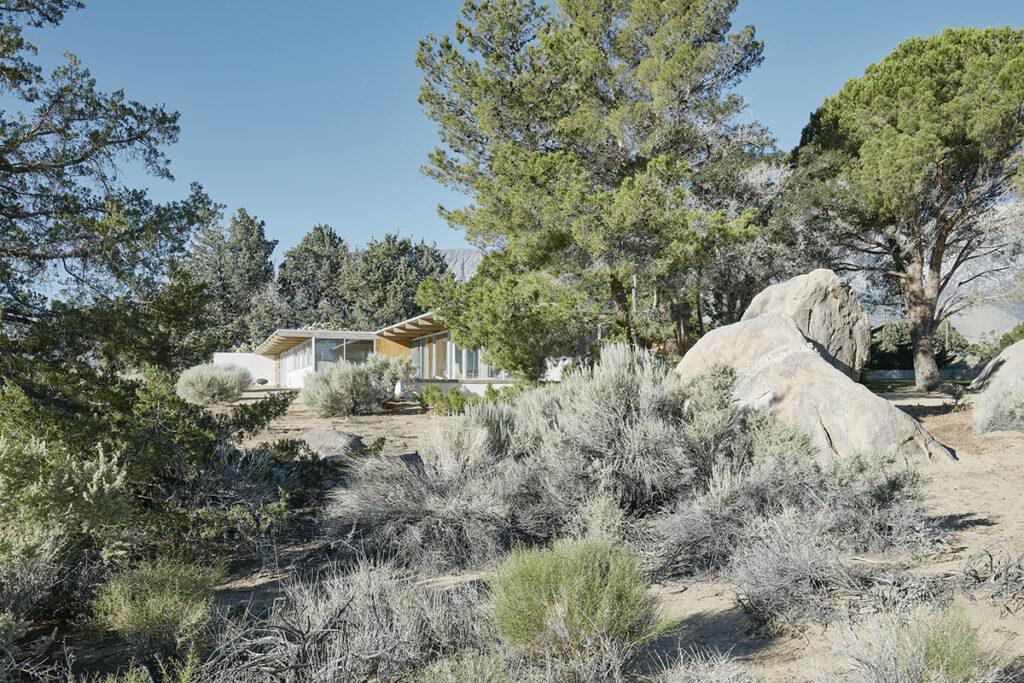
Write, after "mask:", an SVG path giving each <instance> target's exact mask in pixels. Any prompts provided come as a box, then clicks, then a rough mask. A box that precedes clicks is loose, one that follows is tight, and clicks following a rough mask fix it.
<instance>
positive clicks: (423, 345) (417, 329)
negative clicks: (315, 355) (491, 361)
mask: <svg viewBox="0 0 1024 683" xmlns="http://www.w3.org/2000/svg"><path fill="white" fill-rule="evenodd" d="M374 335H375V336H374V342H373V344H374V351H376V352H377V353H379V354H382V355H385V356H391V357H394V358H406V359H408V360H409V361H410V362H411V363H412V366H413V377H412V381H411V384H412V386H411V387H408V388H410V389H412V390H413V391H416V392H422V391H423V388H424V387H425V386H426V385H427V384H437V385H439V386H440V387H441V389H442V390H443V391H447V390H449V389H452V388H455V389H458V390H459V391H461V392H462V393H464V394H482V393H483V392H484V391H485V390H486V389H487V385H491V386H494V387H495V388H500V387H501V386H505V385H508V384H512V377H511V375H509V374H508V373H507V372H504V371H503V370H500V369H498V368H496V367H493V366H491V365H488V364H487V363H485V362H484V360H483V350H482V349H467V348H465V347H462V346H459V345H458V344H456V343H455V342H454V341H453V340H452V338H451V335H450V334H449V332H448V329H447V328H446V327H445V326H444V324H443V323H442V322H441V321H440V320H439V319H438V318H436V317H435V316H434V314H433V313H424V314H422V315H418V316H416V317H415V318H409V319H408V320H403V321H402V322H399V323H395V324H394V325H389V326H388V327H385V328H383V329H380V330H377V331H376V332H375V333H374Z"/></svg>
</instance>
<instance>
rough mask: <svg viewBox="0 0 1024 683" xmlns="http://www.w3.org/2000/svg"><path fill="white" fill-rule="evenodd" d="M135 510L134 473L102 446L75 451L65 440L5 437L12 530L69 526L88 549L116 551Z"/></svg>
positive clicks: (3, 499) (3, 489)
mask: <svg viewBox="0 0 1024 683" xmlns="http://www.w3.org/2000/svg"><path fill="white" fill-rule="evenodd" d="M131 513H132V499H131V496H130V485H129V478H128V473H127V470H126V466H125V465H124V464H123V463H122V462H121V460H120V459H119V458H117V457H114V456H110V455H108V454H106V453H105V452H104V451H103V450H102V449H96V451H95V452H94V453H73V452H71V450H70V449H68V448H66V447H64V446H63V445H62V444H60V443H53V444H46V443H43V442H42V441H35V440H31V441H23V440H17V439H14V438H7V437H3V436H0V518H2V519H3V520H4V523H5V525H6V526H7V529H10V530H11V531H12V532H13V531H14V530H18V533H26V532H27V531H28V530H33V529H34V530H40V529H64V530H66V532H67V533H68V534H69V535H70V536H72V537H74V539H75V540H76V541H80V542H82V544H83V545H84V546H85V547H94V548H98V549H99V550H100V551H101V552H105V553H111V552H116V551H117V550H118V548H119V546H120V544H121V541H122V538H123V535H124V534H123V532H122V529H123V527H124V525H126V524H129V523H130V522H131V520H132V514H131ZM7 529H5V531H6V530H7ZM5 536H6V534H5ZM4 541H5V539H4V538H0V554H2V546H3V545H4Z"/></svg>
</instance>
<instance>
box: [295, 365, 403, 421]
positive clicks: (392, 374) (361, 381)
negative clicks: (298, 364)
mask: <svg viewBox="0 0 1024 683" xmlns="http://www.w3.org/2000/svg"><path fill="white" fill-rule="evenodd" d="M411 376H412V366H411V365H410V364H409V361H408V360H406V359H404V358H392V357H389V356H384V355H382V354H377V353H371V354H370V355H369V356H368V357H367V358H366V360H365V361H364V362H362V363H352V362H349V361H337V362H336V363H334V364H332V365H330V366H328V368H327V369H326V370H322V371H320V372H317V373H314V374H311V375H309V376H307V377H306V383H305V387H303V389H302V400H303V401H305V402H306V403H307V404H308V405H309V406H311V407H312V408H313V410H315V411H316V412H317V414H318V415H320V416H322V417H345V416H348V415H364V414H370V413H375V412H379V411H380V410H382V409H383V408H384V404H385V403H387V402H388V401H389V400H391V399H392V398H394V395H395V387H396V385H397V383H398V382H402V381H405V380H408V379H409V378H410V377H411Z"/></svg>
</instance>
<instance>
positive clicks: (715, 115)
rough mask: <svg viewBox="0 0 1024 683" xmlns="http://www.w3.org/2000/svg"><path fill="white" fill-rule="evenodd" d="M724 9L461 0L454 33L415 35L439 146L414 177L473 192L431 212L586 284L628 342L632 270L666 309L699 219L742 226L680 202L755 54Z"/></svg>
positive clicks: (723, 133)
mask: <svg viewBox="0 0 1024 683" xmlns="http://www.w3.org/2000/svg"><path fill="white" fill-rule="evenodd" d="M735 5H736V3H735V0H697V1H684V0H615V1H613V2H604V1H602V2H598V1H596V0H563V1H561V2H558V3H557V6H556V9H555V10H551V9H548V7H547V6H541V5H538V4H537V3H536V2H534V1H533V0H493V1H491V2H474V1H473V0H468V1H467V2H465V4H464V5H463V8H462V18H461V19H460V20H459V21H458V22H457V24H456V27H455V32H454V38H453V37H451V36H444V37H442V38H435V37H433V36H431V37H428V38H425V39H424V40H422V41H421V42H420V48H419V52H418V55H417V63H418V65H419V66H420V68H421V69H422V71H423V77H424V80H423V85H422V87H421V91H420V101H421V103H422V104H423V107H424V110H425V111H426V113H427V115H428V116H429V117H430V118H432V119H433V120H434V121H436V122H437V123H438V126H439V130H440V136H441V142H442V146H441V147H439V148H438V149H436V150H435V151H434V152H432V153H431V154H430V156H429V160H428V163H427V165H426V166H425V169H424V171H425V173H427V175H429V176H431V177H433V178H436V179H437V180H438V181H440V182H441V183H443V184H445V185H446V186H448V187H450V188H453V189H455V190H458V191H461V192H464V193H466V194H469V195H470V196H471V197H472V198H473V203H472V204H471V205H470V206H468V207H465V208H459V209H448V208H443V207H442V208H441V210H440V211H441V215H442V216H444V217H445V218H446V219H447V220H448V221H449V222H450V223H451V224H452V225H453V226H455V227H459V228H464V229H465V230H466V232H467V236H468V238H469V239H470V241H471V242H473V243H475V244H476V245H478V246H480V247H481V248H484V249H487V250H491V251H495V250H497V251H503V252H506V253H508V254H509V255H510V257H511V258H512V260H514V261H515V262H516V263H518V264H521V265H522V266H525V267H526V268H528V269H529V270H531V271H544V272H547V273H549V274H550V275H552V276H554V277H556V278H557V279H558V280H559V281H560V282H561V283H562V284H564V285H566V286H577V287H578V288H579V289H580V290H581V291H582V290H584V289H586V290H587V291H591V292H593V293H594V295H595V296H597V297H598V299H597V301H596V302H595V303H598V304H600V305H601V306H602V307H603V308H604V310H605V311H606V312H607V314H608V315H609V316H610V317H611V318H612V319H613V320H614V324H615V330H613V332H616V333H617V334H620V335H623V336H626V337H628V338H630V339H631V340H632V341H634V342H637V343H640V342H641V339H640V331H639V325H638V324H637V322H636V321H635V320H634V318H635V317H636V311H637V305H634V303H633V301H634V299H635V298H636V297H634V296H633V294H632V292H631V289H632V282H633V278H636V280H637V282H639V283H640V284H639V286H640V288H641V289H642V290H643V297H644V298H645V299H648V298H651V297H653V298H654V299H658V301H659V304H660V305H662V306H665V305H667V304H668V303H669V302H670V301H671V299H672V298H673V297H675V296H677V295H678V290H679V283H678V281H677V279H676V278H675V277H667V275H668V274H675V273H677V272H679V271H682V270H686V269H688V268H689V267H690V265H689V263H688V259H690V258H699V254H697V251H699V249H698V248H697V245H698V243H700V242H701V239H700V237H701V235H700V233H701V231H702V230H703V229H704V226H705V225H711V226H713V231H714V232H716V234H717V235H719V236H720V237H726V236H729V235H730V234H731V233H737V234H742V233H744V231H745V230H746V228H747V225H748V223H749V220H750V216H749V215H748V214H745V213H744V214H742V215H741V216H739V217H736V219H735V220H728V219H727V218H726V217H725V214H724V213H722V214H720V215H719V216H718V217H717V218H714V219H711V220H708V221H699V220H696V216H695V215H694V209H695V207H694V205H693V203H692V202H691V194H692V190H693V187H694V174H695V173H696V172H698V171H699V170H700V169H701V168H702V167H703V166H704V165H706V164H707V163H708V162H709V161H711V160H712V157H713V156H715V154H716V153H717V150H719V149H720V146H718V145H716V144H714V143H715V141H716V140H717V139H719V138H721V137H726V138H728V137H732V136H734V135H736V134H737V132H738V128H739V127H738V126H737V124H736V123H735V116H736V114H737V113H739V112H740V111H741V110H742V108H743V106H744V104H743V101H742V100H741V98H739V97H738V96H736V95H735V94H732V93H731V92H730V89H731V88H732V86H734V85H735V84H736V83H737V82H738V81H739V80H740V79H741V78H742V77H743V76H744V75H745V74H746V73H747V72H748V71H749V70H750V69H752V68H753V67H754V66H756V65H757V64H758V63H760V61H761V51H762V45H761V43H760V42H759V41H758V40H756V38H755V37H754V30H753V28H752V27H746V28H743V29H740V30H738V31H735V32H734V31H733V30H732V25H731V23H730V16H731V14H732V12H733V10H734V9H735ZM669 258H671V259H673V260H672V261H671V262H668V259H669ZM584 281H586V282H587V283H595V282H600V283H603V284H602V285H601V287H600V288H591V287H589V286H585V285H584V284H583V282H584ZM659 295H660V299H659ZM469 314H471V313H467V315H469ZM500 334H501V331H500V330H495V331H494V335H500Z"/></svg>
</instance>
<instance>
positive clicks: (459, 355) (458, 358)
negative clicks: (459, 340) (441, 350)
mask: <svg viewBox="0 0 1024 683" xmlns="http://www.w3.org/2000/svg"><path fill="white" fill-rule="evenodd" d="M449 346H451V349H452V350H451V367H452V379H463V378H464V377H465V376H466V359H465V353H466V350H465V349H464V348H462V347H461V346H459V345H458V344H456V343H455V342H452V343H451V344H450V345H449Z"/></svg>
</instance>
